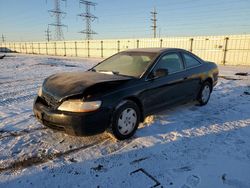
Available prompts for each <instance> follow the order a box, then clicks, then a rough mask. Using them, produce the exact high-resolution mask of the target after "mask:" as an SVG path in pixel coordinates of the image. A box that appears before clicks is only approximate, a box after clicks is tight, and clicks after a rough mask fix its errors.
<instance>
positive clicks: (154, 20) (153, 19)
mask: <svg viewBox="0 0 250 188" xmlns="http://www.w3.org/2000/svg"><path fill="white" fill-rule="evenodd" d="M150 13H151V16H152V18H151V21H152V22H153V25H152V26H151V27H152V28H153V31H154V38H156V28H157V25H156V21H157V19H156V15H157V12H156V10H155V8H154V11H153V12H150Z"/></svg>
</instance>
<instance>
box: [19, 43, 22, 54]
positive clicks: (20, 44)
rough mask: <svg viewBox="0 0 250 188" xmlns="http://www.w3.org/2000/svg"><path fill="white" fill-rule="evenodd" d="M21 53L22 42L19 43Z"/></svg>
mask: <svg viewBox="0 0 250 188" xmlns="http://www.w3.org/2000/svg"><path fill="white" fill-rule="evenodd" d="M19 47H20V53H21V52H22V43H19Z"/></svg>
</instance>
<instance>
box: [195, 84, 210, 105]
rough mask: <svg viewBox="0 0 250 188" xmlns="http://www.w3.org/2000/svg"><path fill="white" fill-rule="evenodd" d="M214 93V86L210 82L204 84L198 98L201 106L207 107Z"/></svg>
mask: <svg viewBox="0 0 250 188" xmlns="http://www.w3.org/2000/svg"><path fill="white" fill-rule="evenodd" d="M211 92H212V85H211V84H210V82H204V83H203V85H202V86H201V91H200V93H199V96H198V101H199V103H200V105H201V106H203V105H206V104H207V103H208V101H209V99H210V95H211Z"/></svg>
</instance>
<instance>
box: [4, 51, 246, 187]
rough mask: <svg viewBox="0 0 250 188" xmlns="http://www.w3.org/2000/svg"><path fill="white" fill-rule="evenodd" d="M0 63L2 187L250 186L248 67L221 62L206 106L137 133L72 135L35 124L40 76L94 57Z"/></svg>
mask: <svg viewBox="0 0 250 188" xmlns="http://www.w3.org/2000/svg"><path fill="white" fill-rule="evenodd" d="M7 55H8V56H7V57H5V58H4V59H2V60H0V187H25V188H27V187H178V188H179V187H180V188H192V187H202V188H206V187H208V188H212V187H213V188H214V187H219V188H223V187H239V188H249V187H250V95H249V94H250V76H236V75H235V73H236V72H248V73H249V74H250V67H223V66H220V67H219V69H220V75H221V76H222V77H221V78H220V79H219V82H218V85H217V86H216V87H215V89H214V92H213V93H212V96H211V99H210V101H209V103H208V105H206V106H204V107H200V106H197V105H196V103H189V104H185V105H181V106H176V107H173V108H171V109H168V110H166V111H165V112H162V113H160V114H157V115H154V116H150V117H147V119H146V120H145V122H144V123H143V124H141V125H140V127H139V130H138V131H137V133H136V135H135V136H134V137H133V138H132V139H129V140H126V141H116V140H115V139H113V138H112V137H110V136H109V135H108V134H107V133H104V134H101V135H96V136H91V137H72V136H69V135H66V134H63V133H61V132H53V131H52V130H50V129H48V128H45V127H44V126H42V125H41V124H40V123H38V122H37V121H36V120H35V118H34V116H33V113H32V102H33V99H34V96H35V95H36V92H37V90H38V88H39V86H40V85H41V83H42V81H43V79H44V78H46V77H47V76H49V75H51V74H53V73H57V72H61V71H74V70H79V69H82V70H86V69H88V68H90V67H91V66H93V65H94V64H95V63H97V62H98V61H99V60H97V59H94V60H89V59H88V60H87V59H78V58H64V57H48V56H31V55H18V54H7Z"/></svg>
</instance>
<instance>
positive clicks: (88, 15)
mask: <svg viewBox="0 0 250 188" xmlns="http://www.w3.org/2000/svg"><path fill="white" fill-rule="evenodd" d="M79 3H80V4H83V5H85V12H84V13H81V14H78V16H80V17H82V18H83V19H84V20H85V24H86V28H85V30H82V31H80V33H83V34H86V40H90V39H92V37H91V35H93V34H97V33H96V32H95V31H93V30H92V29H91V22H93V21H94V20H95V19H97V17H96V16H95V15H93V14H91V13H90V7H91V6H92V7H95V6H96V5H97V4H96V3H93V2H91V1H85V0H80V1H79Z"/></svg>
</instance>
